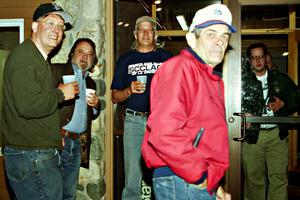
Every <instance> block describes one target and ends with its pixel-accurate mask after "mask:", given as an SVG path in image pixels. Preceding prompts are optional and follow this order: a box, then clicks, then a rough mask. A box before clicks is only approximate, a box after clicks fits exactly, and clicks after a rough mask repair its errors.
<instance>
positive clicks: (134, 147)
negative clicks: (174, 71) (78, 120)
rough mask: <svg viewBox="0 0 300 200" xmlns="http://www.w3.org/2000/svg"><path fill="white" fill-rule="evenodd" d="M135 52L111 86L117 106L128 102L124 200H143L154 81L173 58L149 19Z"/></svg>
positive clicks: (138, 32)
mask: <svg viewBox="0 0 300 200" xmlns="http://www.w3.org/2000/svg"><path fill="white" fill-rule="evenodd" d="M133 35H134V37H135V42H134V44H133V45H132V50H131V51H128V52H127V53H125V54H124V55H122V56H121V57H120V58H119V59H118V61H117V66H116V69H115V73H114V78H113V82H112V85H111V90H112V101H113V103H120V102H125V106H126V116H125V123H124V167H125V188H124V189H123V193H122V200H126V199H128V200H135V199H141V180H142V176H143V169H142V164H141V163H142V158H141V143H142V139H143V136H144V132H145V128H146V121H147V117H148V113H149V104H150V101H149V97H150V83H151V79H152V77H153V75H154V73H155V72H156V70H157V69H158V68H159V66H160V65H161V63H162V62H164V61H166V60H167V59H168V58H170V57H171V56H172V54H171V53H170V52H168V51H166V50H164V49H162V48H157V46H156V39H157V32H156V21H155V19H153V18H151V17H149V16H142V17H140V18H138V19H137V20H136V24H135V30H134V32H133Z"/></svg>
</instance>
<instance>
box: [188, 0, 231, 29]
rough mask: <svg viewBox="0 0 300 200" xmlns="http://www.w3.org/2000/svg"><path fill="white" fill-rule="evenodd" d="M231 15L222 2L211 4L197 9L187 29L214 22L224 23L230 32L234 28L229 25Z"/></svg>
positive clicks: (205, 25)
mask: <svg viewBox="0 0 300 200" xmlns="http://www.w3.org/2000/svg"><path fill="white" fill-rule="evenodd" d="M231 22H232V15H231V12H230V10H229V9H228V8H227V6H226V5H224V4H212V5H209V6H207V7H205V8H202V9H200V10H198V11H197V12H196V14H195V16H194V18H193V21H192V24H191V26H190V28H189V31H192V30H193V29H195V28H205V27H207V26H211V25H214V24H225V25H227V26H228V27H229V29H230V31H231V32H232V33H234V32H236V28H234V27H233V26H232V25H231Z"/></svg>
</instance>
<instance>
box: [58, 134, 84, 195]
mask: <svg viewBox="0 0 300 200" xmlns="http://www.w3.org/2000/svg"><path fill="white" fill-rule="evenodd" d="M64 141H65V146H64V148H63V150H62V152H61V172H62V178H63V199H64V200H74V199H75V197H76V192H77V184H78V176H79V168H80V162H81V156H80V139H76V140H72V139H71V138H69V137H68V136H64Z"/></svg>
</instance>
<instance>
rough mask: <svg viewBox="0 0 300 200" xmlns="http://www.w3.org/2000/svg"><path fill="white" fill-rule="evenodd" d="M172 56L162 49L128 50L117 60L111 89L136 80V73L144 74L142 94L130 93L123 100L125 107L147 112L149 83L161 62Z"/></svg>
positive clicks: (119, 88) (128, 84)
mask: <svg viewBox="0 0 300 200" xmlns="http://www.w3.org/2000/svg"><path fill="white" fill-rule="evenodd" d="M170 57H172V54H171V53H170V52H168V51H166V50H164V49H156V50H155V51H151V52H148V53H140V52H138V51H136V50H132V51H129V52H127V53H125V54H123V55H122V56H120V58H119V59H118V61H117V66H116V69H115V73H114V78H113V81H112V84H111V89H118V90H123V89H125V88H127V87H129V86H130V84H131V82H132V81H136V76H137V75H146V76H147V84H146V91H145V92H144V93H142V94H132V95H131V96H130V97H129V98H128V99H126V101H125V105H126V108H130V109H132V110H135V111H140V112H149V105H150V103H149V100H150V83H151V80H152V77H153V75H154V73H155V72H156V70H157V69H158V68H159V66H160V65H161V63H163V62H164V61H166V60H167V59H168V58H170Z"/></svg>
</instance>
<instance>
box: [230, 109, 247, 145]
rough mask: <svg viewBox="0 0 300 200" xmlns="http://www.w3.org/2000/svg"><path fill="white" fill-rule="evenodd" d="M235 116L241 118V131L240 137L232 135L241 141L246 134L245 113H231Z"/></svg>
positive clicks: (235, 139)
mask: <svg viewBox="0 0 300 200" xmlns="http://www.w3.org/2000/svg"><path fill="white" fill-rule="evenodd" d="M233 115H235V116H240V117H241V118H242V132H241V137H234V138H233V140H234V141H237V142H242V141H243V140H244V139H245V136H246V115H245V114H244V113H233Z"/></svg>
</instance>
